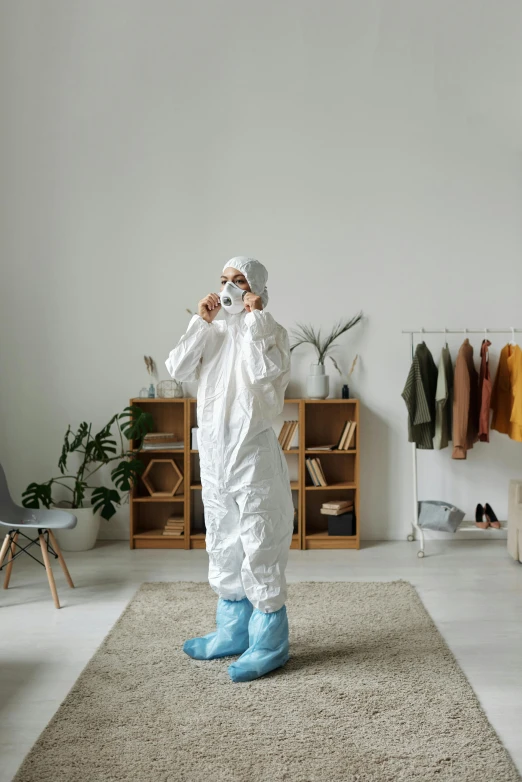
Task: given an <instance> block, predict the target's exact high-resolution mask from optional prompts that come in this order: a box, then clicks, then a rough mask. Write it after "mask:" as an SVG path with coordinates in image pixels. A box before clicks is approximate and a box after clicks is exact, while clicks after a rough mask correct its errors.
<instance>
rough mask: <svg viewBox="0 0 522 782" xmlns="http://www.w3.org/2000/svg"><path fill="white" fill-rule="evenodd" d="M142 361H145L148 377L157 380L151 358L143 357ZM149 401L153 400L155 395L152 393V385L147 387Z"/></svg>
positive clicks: (154, 364) (156, 373) (156, 372)
mask: <svg viewBox="0 0 522 782" xmlns="http://www.w3.org/2000/svg"><path fill="white" fill-rule="evenodd" d="M143 360H144V361H145V366H146V367H147V372H148V373H149V375H152V377H154V378H156V380H157V379H158V370H157V368H156V363H155V361H154V359H153V358H152V356H143ZM148 397H149V399H155V397H156V393H155V391H154V383H151V384H150V386H149V393H148Z"/></svg>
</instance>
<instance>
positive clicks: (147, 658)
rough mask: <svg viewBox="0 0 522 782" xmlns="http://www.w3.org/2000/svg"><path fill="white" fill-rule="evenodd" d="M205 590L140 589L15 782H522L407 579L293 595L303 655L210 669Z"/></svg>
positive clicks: (296, 648)
mask: <svg viewBox="0 0 522 782" xmlns="http://www.w3.org/2000/svg"><path fill="white" fill-rule="evenodd" d="M216 600H217V598H216V596H215V595H214V593H213V592H212V591H211V589H210V587H209V586H208V585H207V584H200V583H187V582H177V583H147V584H143V585H142V586H141V588H140V589H139V590H138V592H137V593H136V595H135V597H134V598H133V600H132V601H131V602H130V604H129V605H128V607H127V608H126V609H125V611H124V613H123V614H122V616H121V617H120V619H119V620H118V622H117V623H116V625H115V626H114V628H113V629H112V630H111V632H110V633H109V635H108V636H107V637H106V638H105V640H104V641H103V643H102V644H101V646H100V648H99V649H98V651H97V652H96V654H95V655H94V657H93V658H92V659H91V661H90V662H89V663H88V664H87V666H86V667H85V669H84V670H83V672H82V673H81V675H80V677H79V678H78V680H77V682H76V683H75V685H74V687H73V688H72V690H71V692H70V693H69V694H68V696H67V697H66V698H65V700H64V701H63V703H62V705H61V706H60V708H59V709H58V712H57V713H56V715H55V716H54V717H53V719H52V720H51V722H50V723H49V725H48V726H47V727H46V728H45V730H44V731H43V733H42V735H41V736H40V738H39V739H38V741H37V742H36V744H35V745H34V747H33V749H32V750H31V752H30V753H29V755H28V756H27V757H26V759H25V761H24V763H23V764H22V767H21V768H20V770H19V772H18V774H17V775H16V777H15V779H14V781H13V782H116V781H117V782H282V781H283V780H284V782H429V780H436V781H437V782H450V781H451V782H515V781H516V782H520V780H521V777H520V776H519V774H518V772H517V770H516V767H515V765H514V763H513V761H512V759H511V757H510V756H509V754H508V752H507V750H506V749H505V748H504V746H503V745H502V743H501V741H500V739H499V737H498V735H497V734H496V732H495V731H494V729H493V727H492V726H491V724H490V723H489V722H488V720H487V718H486V716H485V714H484V712H483V710H482V708H481V706H480V703H479V701H478V699H477V697H476V696H475V694H474V692H473V690H472V689H471V686H470V684H469V683H468V680H467V679H466V677H465V675H464V673H463V671H462V670H461V668H460V667H459V666H458V664H457V662H456V660H455V658H454V656H453V654H452V653H451V651H450V650H449V648H448V647H447V645H446V643H445V641H444V639H443V638H442V636H441V635H440V633H439V631H438V630H437V628H436V627H435V625H434V623H433V621H432V619H431V618H430V616H429V615H428V613H427V612H426V610H425V608H424V606H423V604H422V602H421V600H420V598H419V596H418V594H417V592H416V590H415V588H414V587H413V586H412V584H410V583H409V582H408V581H403V580H398V581H392V582H378V583H373V582H370V583H364V582H347V583H346V582H344V583H301V584H291V585H290V586H289V599H288V603H287V608H288V614H289V622H290V628H291V630H290V632H291V639H290V640H291V653H292V658H291V660H290V661H289V662H288V663H287V665H286V666H285V667H284V668H282V669H279V670H278V671H275V672H273V673H271V674H269V675H268V676H266V677H264V678H262V679H257V680H256V681H254V682H249V683H243V684H239V683H238V684H234V683H233V682H232V681H231V680H230V679H229V676H228V673H227V666H228V665H229V663H230V662H231V661H232V659H234V658H224V659H221V660H213V661H209V662H204V661H202V662H199V661H195V660H192V659H190V658H189V657H187V656H186V655H185V654H184V653H183V651H182V649H181V646H182V643H183V641H184V640H185V639H186V638H189V637H192V636H194V635H202V634H204V633H206V632H209V631H211V630H213V629H214V627H215V622H214V617H215V608H216Z"/></svg>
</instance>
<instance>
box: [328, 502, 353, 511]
mask: <svg viewBox="0 0 522 782" xmlns="http://www.w3.org/2000/svg"><path fill="white" fill-rule="evenodd" d="M346 505H353V500H328V502H323V504H322V507H323V508H333V509H334V510H338V509H339V508H344V507H345V506H346Z"/></svg>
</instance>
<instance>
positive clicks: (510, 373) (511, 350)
mask: <svg viewBox="0 0 522 782" xmlns="http://www.w3.org/2000/svg"><path fill="white" fill-rule="evenodd" d="M491 409H492V410H493V418H492V419H491V428H492V429H496V431H497V432H502V434H507V435H509V436H510V437H511V439H512V440H517V441H518V442H522V350H521V349H520V347H519V346H518V345H511V344H508V345H506V346H505V347H504V348H502V350H501V352H500V360H499V364H498V369H497V374H496V377H495V382H494V384H493V391H492V393H491Z"/></svg>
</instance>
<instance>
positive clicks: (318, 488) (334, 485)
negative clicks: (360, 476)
mask: <svg viewBox="0 0 522 782" xmlns="http://www.w3.org/2000/svg"><path fill="white" fill-rule="evenodd" d="M356 488H357V484H356V483H329V484H328V486H305V489H306V491H331V490H334V491H336V490H337V489H356Z"/></svg>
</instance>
